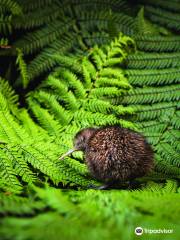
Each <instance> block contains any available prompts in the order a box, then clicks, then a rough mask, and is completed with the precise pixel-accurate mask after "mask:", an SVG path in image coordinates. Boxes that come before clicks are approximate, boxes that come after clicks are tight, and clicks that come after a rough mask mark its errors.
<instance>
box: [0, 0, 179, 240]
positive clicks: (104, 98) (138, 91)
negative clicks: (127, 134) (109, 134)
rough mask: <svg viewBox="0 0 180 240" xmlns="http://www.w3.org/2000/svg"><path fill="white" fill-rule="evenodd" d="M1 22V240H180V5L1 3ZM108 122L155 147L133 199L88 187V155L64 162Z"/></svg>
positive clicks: (70, 0) (121, 0)
mask: <svg viewBox="0 0 180 240" xmlns="http://www.w3.org/2000/svg"><path fill="white" fill-rule="evenodd" d="M0 19H1V20H0V46H1V48H0V59H1V67H0V189H1V193H0V213H1V219H0V225H1V226H0V238H2V239H5V240H6V239H7V240H10V239H13V240H14V239H18V240H19V239H20V240H26V239H37V240H42V239H47V240H49V239H52V240H53V239H54V240H56V239H68V240H69V239H76V238H78V239H115V240H116V239H126V240H129V239H134V238H135V234H134V229H135V228H136V227H137V226H141V227H143V228H149V229H159V228H161V229H164V228H166V229H173V230H174V233H173V235H171V234H169V235H168V234H159V235H158V239H179V238H178V234H180V232H179V229H178V224H179V220H178V217H179V215H180V204H179V202H180V201H179V200H180V197H179V191H180V190H179V189H180V188H179V178H180V169H179V166H180V158H179V156H180V154H179V150H180V145H179V137H180V132H179V127H180V121H179V116H180V111H179V97H180V85H179V79H180V36H179V35H178V34H179V31H180V4H179V2H178V0H172V1H171V4H169V1H167V0H164V1H162V0H156V1H153V0H148V1H143V0H139V1H125V0H113V1H110V0H103V1H100V0H96V1H89V0H87V1H84V0H64V1H61V0H36V1H35V0H29V1H23V0H0ZM106 124H110V125H112V124H118V125H121V126H123V127H126V128H131V129H135V130H137V131H139V132H141V133H143V134H144V136H146V138H147V140H148V141H149V142H150V143H151V144H152V147H153V149H154V153H155V168H154V170H153V172H152V173H151V174H149V175H148V176H146V177H144V178H142V179H137V186H135V187H133V188H132V189H126V187H124V189H112V190H107V191H99V190H91V189H88V186H90V185H92V184H93V185H99V184H101V183H99V182H97V181H96V180H95V179H93V178H92V177H91V176H90V174H89V172H88V170H87V167H86V165H85V164H84V160H83V155H82V153H81V152H75V153H73V155H72V156H71V157H68V158H66V160H64V161H59V159H58V158H59V156H60V155H61V154H63V153H64V152H66V151H67V150H68V149H69V148H71V147H72V144H73V143H72V139H73V137H74V135H75V134H76V133H77V131H79V130H80V129H81V128H84V127H88V126H102V125H106ZM141 237H142V238H143V237H144V239H147V238H148V239H149V238H150V237H151V236H150V235H147V234H146V235H145V234H144V235H142V236H141Z"/></svg>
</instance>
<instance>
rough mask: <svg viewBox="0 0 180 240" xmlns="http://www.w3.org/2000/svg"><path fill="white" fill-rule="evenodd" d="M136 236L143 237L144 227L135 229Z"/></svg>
mask: <svg viewBox="0 0 180 240" xmlns="http://www.w3.org/2000/svg"><path fill="white" fill-rule="evenodd" d="M135 234H136V235H142V234H143V229H142V227H137V228H135Z"/></svg>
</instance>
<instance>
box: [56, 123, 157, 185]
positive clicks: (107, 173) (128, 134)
mask: <svg viewBox="0 0 180 240" xmlns="http://www.w3.org/2000/svg"><path fill="white" fill-rule="evenodd" d="M74 151H83V152H84V156H85V162H86V163H87V166H88V168H89V171H90V173H91V175H92V176H93V177H94V178H95V179H97V180H99V181H101V182H103V183H105V185H106V186H108V185H113V183H116V184H117V183H123V182H127V181H132V180H133V179H135V178H139V177H143V176H144V175H146V174H148V173H149V172H150V171H151V170H152V168H153V150H152V148H151V146H150V144H149V143H148V142H147V141H146V139H145V137H144V136H142V135H141V134H140V133H138V132H135V131H133V130H130V129H126V128H122V127H120V126H105V127H100V128H85V129H82V130H80V131H79V132H78V133H77V134H76V136H75V138H74V149H72V150H70V151H68V152H67V153H66V154H64V155H63V156H62V157H61V158H60V159H63V158H64V157H66V156H67V155H69V154H71V153H72V152H74ZM102 189H103V187H102Z"/></svg>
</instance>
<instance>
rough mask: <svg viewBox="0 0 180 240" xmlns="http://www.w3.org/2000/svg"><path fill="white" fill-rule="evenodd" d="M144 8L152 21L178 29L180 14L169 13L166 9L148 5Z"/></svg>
mask: <svg viewBox="0 0 180 240" xmlns="http://www.w3.org/2000/svg"><path fill="white" fill-rule="evenodd" d="M145 10H146V14H147V16H148V17H149V18H150V20H151V21H152V22H155V23H158V24H160V25H164V26H166V27H167V28H169V29H173V30H176V31H178V30H180V24H179V22H180V14H177V13H171V12H169V11H167V10H164V9H161V8H157V7H152V6H148V5H147V6H146V7H145Z"/></svg>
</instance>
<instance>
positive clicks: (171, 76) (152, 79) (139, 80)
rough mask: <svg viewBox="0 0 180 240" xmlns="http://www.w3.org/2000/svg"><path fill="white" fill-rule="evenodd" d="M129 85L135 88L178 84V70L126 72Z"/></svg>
mask: <svg viewBox="0 0 180 240" xmlns="http://www.w3.org/2000/svg"><path fill="white" fill-rule="evenodd" d="M126 74H127V77H128V79H129V82H130V84H133V85H137V86H144V85H147V86H152V85H157V86H158V85H165V84H171V83H179V82H180V81H179V77H180V68H168V69H167V68H166V69H161V70H158V69H148V70H146V69H141V70H132V69H130V70H126Z"/></svg>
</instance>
